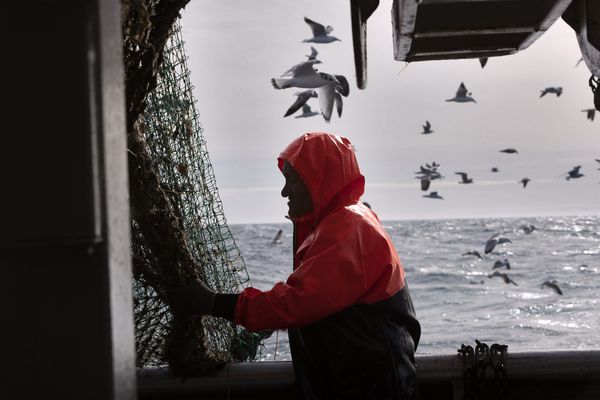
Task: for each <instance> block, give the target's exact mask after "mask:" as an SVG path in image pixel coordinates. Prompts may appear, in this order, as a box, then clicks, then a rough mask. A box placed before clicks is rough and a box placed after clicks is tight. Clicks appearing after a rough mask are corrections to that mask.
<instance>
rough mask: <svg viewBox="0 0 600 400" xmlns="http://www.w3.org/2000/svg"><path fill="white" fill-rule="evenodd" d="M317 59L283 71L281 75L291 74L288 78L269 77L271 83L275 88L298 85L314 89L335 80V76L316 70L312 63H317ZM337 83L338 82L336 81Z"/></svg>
mask: <svg viewBox="0 0 600 400" xmlns="http://www.w3.org/2000/svg"><path fill="white" fill-rule="evenodd" d="M319 63H320V61H318V60H311V61H305V62H302V63H300V64H296V65H294V66H293V67H292V68H290V69H289V70H287V71H286V72H284V73H283V75H281V76H282V77H283V76H291V78H289V79H275V78H273V79H271V85H273V87H274V88H275V89H287V88H290V87H299V88H305V89H316V88H318V87H321V86H323V85H327V84H328V83H331V82H337V80H336V79H335V77H334V76H333V75H331V74H326V73H324V72H317V71H316V70H315V69H314V68H313V65H314V64H319ZM338 83H339V82H338Z"/></svg>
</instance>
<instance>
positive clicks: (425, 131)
mask: <svg viewBox="0 0 600 400" xmlns="http://www.w3.org/2000/svg"><path fill="white" fill-rule="evenodd" d="M431 132H433V131H432V130H431V124H430V123H429V121H425V125H423V132H421V133H422V134H424V135H426V134H428V133H431Z"/></svg>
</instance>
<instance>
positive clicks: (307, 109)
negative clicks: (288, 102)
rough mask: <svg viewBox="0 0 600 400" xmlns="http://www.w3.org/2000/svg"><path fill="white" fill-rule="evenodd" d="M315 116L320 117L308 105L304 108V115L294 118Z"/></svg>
mask: <svg viewBox="0 0 600 400" xmlns="http://www.w3.org/2000/svg"><path fill="white" fill-rule="evenodd" d="M315 115H319V113H318V112H316V111H313V110H311V108H310V106H309V105H308V104H305V105H303V106H302V114H300V115H296V116H295V117H294V118H308V117H314V116H315Z"/></svg>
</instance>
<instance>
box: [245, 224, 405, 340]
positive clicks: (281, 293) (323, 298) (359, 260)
mask: <svg viewBox="0 0 600 400" xmlns="http://www.w3.org/2000/svg"><path fill="white" fill-rule="evenodd" d="M346 223H348V222H346ZM346 223H342V225H345V224H346ZM350 223H351V221H350ZM369 233H370V232H365V231H363V230H360V229H357V227H356V226H354V227H352V226H345V227H344V226H337V229H329V230H327V232H320V233H317V235H316V237H315V238H314V240H313V243H312V244H311V245H310V246H309V247H308V249H307V250H306V252H305V253H304V256H303V260H302V262H301V264H300V265H299V266H298V268H296V270H295V271H294V272H293V273H292V274H291V275H290V276H289V277H288V279H287V281H286V282H285V283H283V282H279V283H277V284H275V286H273V288H272V289H271V290H267V291H261V290H258V289H255V288H247V289H245V290H244V291H243V292H242V293H241V294H240V296H239V297H238V301H237V304H236V309H235V319H234V322H235V323H237V324H240V325H243V326H244V327H245V328H246V329H248V330H251V331H254V330H260V329H284V328H291V327H298V326H304V325H307V324H310V323H312V322H314V321H316V320H319V319H321V318H324V317H326V316H328V315H330V314H333V313H335V312H337V311H341V310H343V309H344V308H346V307H348V306H350V305H352V304H355V303H357V302H360V300H361V298H363V297H364V296H365V294H366V293H368V292H369V291H370V290H371V289H372V288H373V287H377V286H382V283H383V286H385V287H387V286H388V285H387V282H388V281H389V280H390V279H394V278H397V274H396V273H395V271H394V269H395V268H394V266H393V265H392V264H391V263H389V262H386V259H387V258H386V257H384V258H381V259H379V260H377V259H375V260H369V258H371V257H369V253H377V250H384V249H381V248H379V249H377V248H373V244H374V243H372V242H373V239H377V238H373V235H372V234H369ZM365 246H367V247H368V248H371V249H372V250H374V251H368V250H367V251H366V252H365V251H364V250H366V249H365V248H364V247H365ZM375 247H377V246H375ZM388 252H389V250H388ZM376 258H377V257H376ZM396 286H398V285H396ZM384 296H389V294H385V295H384Z"/></svg>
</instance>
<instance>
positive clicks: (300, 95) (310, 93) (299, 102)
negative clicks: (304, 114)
mask: <svg viewBox="0 0 600 400" xmlns="http://www.w3.org/2000/svg"><path fill="white" fill-rule="evenodd" d="M294 94H295V95H296V96H297V98H296V101H295V102H294V104H292V105H291V106H290V108H288V110H287V111H286V112H285V115H284V116H283V117H284V118H285V117H287V116H289V115H292V114H293V113H295V112H296V111H298V110H299V109H300V108H301V107H302V106H303V105H304V104H306V102H307V101H308V100H309V99H310V98H312V97H317V92H315V91H314V90H313V89H309V90H304V91H302V92H296V93H294Z"/></svg>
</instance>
